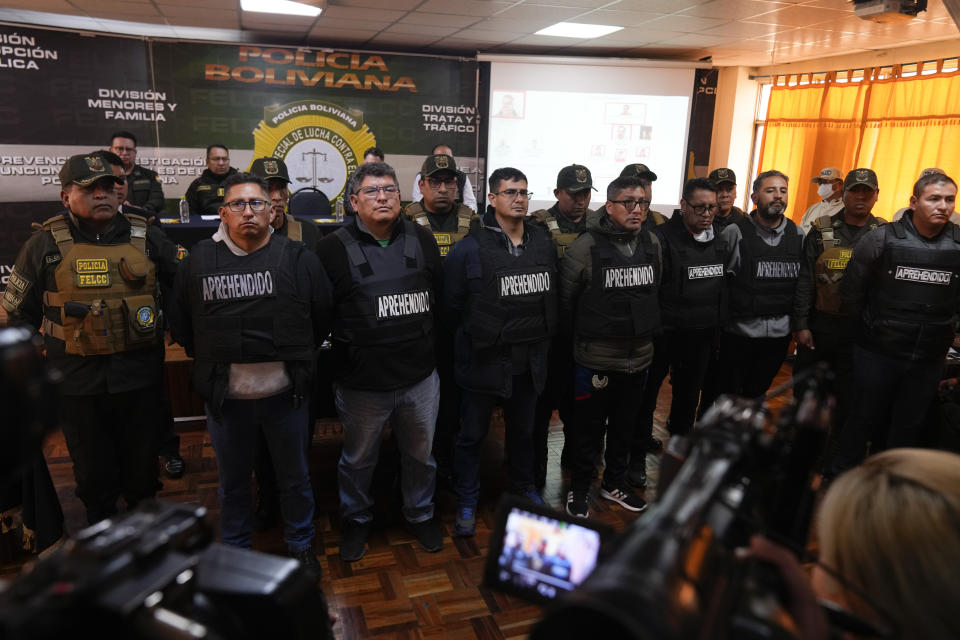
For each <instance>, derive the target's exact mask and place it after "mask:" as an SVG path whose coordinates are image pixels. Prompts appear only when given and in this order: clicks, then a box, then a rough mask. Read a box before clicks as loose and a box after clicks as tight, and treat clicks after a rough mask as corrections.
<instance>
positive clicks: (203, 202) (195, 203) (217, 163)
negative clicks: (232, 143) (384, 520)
mask: <svg viewBox="0 0 960 640" xmlns="http://www.w3.org/2000/svg"><path fill="white" fill-rule="evenodd" d="M236 172H237V170H236V169H234V168H233V167H231V166H230V151H229V150H228V149H227V148H226V147H225V146H223V145H222V144H212V145H210V146H209V147H207V168H206V169H204V170H203V173H201V174H200V177H199V178H197V179H196V180H194V181H193V182H191V183H190V186H189V187H187V196H186V197H187V206H189V207H190V213H192V214H193V215H198V214H199V215H213V214H215V213H218V212H219V210H220V205H221V204H223V196H224V193H225V188H224V182H226V180H227V178H229V177H230V176H232V175H233V174H235V173H236Z"/></svg>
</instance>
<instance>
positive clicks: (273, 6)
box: [240, 0, 322, 17]
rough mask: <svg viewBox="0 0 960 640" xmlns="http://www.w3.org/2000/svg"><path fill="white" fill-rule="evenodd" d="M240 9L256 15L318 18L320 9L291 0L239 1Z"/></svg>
mask: <svg viewBox="0 0 960 640" xmlns="http://www.w3.org/2000/svg"><path fill="white" fill-rule="evenodd" d="M240 8H241V9H243V10H244V11H256V12H258V13H281V14H283V15H286V16H310V17H314V16H318V15H320V12H321V11H322V9H321V8H320V7H311V6H308V5H305V4H301V3H299V2H292V1H291V0H240Z"/></svg>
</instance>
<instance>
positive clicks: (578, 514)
mask: <svg viewBox="0 0 960 640" xmlns="http://www.w3.org/2000/svg"><path fill="white" fill-rule="evenodd" d="M567 513H569V514H570V515H572V516H573V517H574V518H586V517H587V514H588V513H589V507H588V506H587V492H586V491H579V490H577V491H569V492H567Z"/></svg>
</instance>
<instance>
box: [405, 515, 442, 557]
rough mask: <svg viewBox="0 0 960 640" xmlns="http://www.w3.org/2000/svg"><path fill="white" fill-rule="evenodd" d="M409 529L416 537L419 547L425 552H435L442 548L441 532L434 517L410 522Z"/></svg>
mask: <svg viewBox="0 0 960 640" xmlns="http://www.w3.org/2000/svg"><path fill="white" fill-rule="evenodd" d="M410 529H411V530H412V531H413V535H415V536H416V537H417V542H419V543H420V548H421V549H423V550H424V551H426V552H427V553H436V552H438V551H440V550H441V549H443V532H442V531H440V527H439V526H438V525H437V521H436V519H435V518H430V519H429V520H424V521H423V522H411V523H410Z"/></svg>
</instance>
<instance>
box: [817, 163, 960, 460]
mask: <svg viewBox="0 0 960 640" xmlns="http://www.w3.org/2000/svg"><path fill="white" fill-rule="evenodd" d="M956 197H957V185H956V183H955V182H954V181H953V180H952V179H951V178H949V177H947V176H945V175H943V174H936V173H935V174H931V175H927V176H924V177H922V178H920V179H919V180H918V181H917V182H916V184H915V185H914V187H913V195H912V196H911V197H910V209H908V210H907V211H906V212H905V213H904V214H903V217H902V218H901V219H900V220H897V221H896V222H891V223H890V224H886V225H883V226H881V227H878V228H875V229H873V230H871V231H868V232H867V233H866V235H864V236H863V238H862V239H861V240H860V242H858V243H857V245H856V247H854V249H853V255H852V256H851V258H850V262H849V263H848V265H847V270H846V272H845V273H844V275H843V280H842V281H841V283H840V295H841V296H842V298H843V310H844V311H845V312H847V313H849V314H850V317H851V319H852V320H853V321H854V322H856V324H857V329H856V333H855V335H856V346H855V347H854V349H853V383H852V386H853V400H852V402H851V406H850V417H849V418H848V419H847V422H846V424H844V426H843V428H842V429H841V431H840V437H839V440H838V443H837V451H836V455H835V456H834V458H833V461H832V463H831V465H830V468H829V470H828V475H830V476H833V475H836V474H838V473H841V472H842V471H844V470H845V469H848V468H850V467H852V466H854V465H856V464H857V463H859V462H860V460H862V459H863V456H864V453H865V448H866V444H867V442H868V441H871V442H872V443H873V444H872V446H871V449H872V450H877V449H883V448H884V447H889V448H892V447H913V446H917V445H918V444H921V443H922V438H921V435H922V434H921V433H920V430H921V426H922V425H923V422H924V420H925V418H926V414H927V410H928V408H929V407H930V405H931V403H932V402H933V401H934V399H935V397H936V394H937V385H938V383H939V381H940V378H941V376H942V375H943V359H944V357H945V356H946V353H947V349H948V348H949V347H950V343H951V342H952V340H953V335H954V331H955V329H956V326H957V309H958V303H960V227H958V226H957V225H955V224H953V223H952V222H950V216H951V215H952V214H953V212H954V209H955V206H956Z"/></svg>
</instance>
